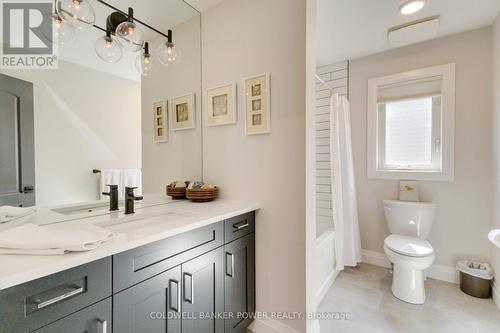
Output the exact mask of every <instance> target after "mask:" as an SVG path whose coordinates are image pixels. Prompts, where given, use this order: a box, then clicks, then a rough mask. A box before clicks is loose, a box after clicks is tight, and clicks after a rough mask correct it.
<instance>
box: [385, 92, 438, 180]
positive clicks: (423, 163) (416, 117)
mask: <svg viewBox="0 0 500 333" xmlns="http://www.w3.org/2000/svg"><path fill="white" fill-rule="evenodd" d="M378 124H379V133H380V134H379V145H378V148H379V149H378V154H379V156H378V163H379V165H378V169H380V170H412V169H414V170H417V169H418V170H435V171H439V169H440V167H441V154H440V151H441V96H425V97H417V98H410V99H405V100H397V101H388V102H384V103H378Z"/></svg>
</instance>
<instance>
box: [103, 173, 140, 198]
mask: <svg viewBox="0 0 500 333" xmlns="http://www.w3.org/2000/svg"><path fill="white" fill-rule="evenodd" d="M108 184H109V185H118V197H119V198H122V199H123V197H124V196H125V187H137V190H135V192H134V194H135V195H142V171H141V169H102V170H101V182H100V190H101V193H102V192H108V191H109V187H108V186H106V185H108ZM101 199H104V196H102V194H101Z"/></svg>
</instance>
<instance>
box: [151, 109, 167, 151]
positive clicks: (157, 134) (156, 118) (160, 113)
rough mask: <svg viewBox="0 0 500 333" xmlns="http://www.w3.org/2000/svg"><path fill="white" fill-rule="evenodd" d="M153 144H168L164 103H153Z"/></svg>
mask: <svg viewBox="0 0 500 333" xmlns="http://www.w3.org/2000/svg"><path fill="white" fill-rule="evenodd" d="M153 130H154V135H153V137H154V142H156V143H160V142H168V116H167V103H166V101H157V102H154V103H153Z"/></svg>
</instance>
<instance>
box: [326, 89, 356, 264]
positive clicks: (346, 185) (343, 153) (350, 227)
mask: <svg viewBox="0 0 500 333" xmlns="http://www.w3.org/2000/svg"><path fill="white" fill-rule="evenodd" d="M330 106H331V111H330V161H331V170H332V207H333V222H334V228H335V263H336V264H335V265H336V268H337V270H343V269H344V266H356V265H357V264H358V263H359V262H361V240H360V236H359V223H358V207H357V203H356V188H355V182H354V165H353V159H352V142H351V119H350V110H349V101H348V100H347V99H346V98H345V97H343V96H342V97H339V96H338V94H334V95H333V96H332V97H331V101H330Z"/></svg>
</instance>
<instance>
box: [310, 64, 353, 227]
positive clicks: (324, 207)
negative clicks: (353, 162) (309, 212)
mask: <svg viewBox="0 0 500 333" xmlns="http://www.w3.org/2000/svg"><path fill="white" fill-rule="evenodd" d="M316 74H317V75H318V76H319V77H320V78H321V80H322V81H323V82H324V83H322V82H320V81H319V80H317V81H316V218H317V228H316V229H317V230H316V232H317V236H318V237H319V236H320V235H321V234H323V233H324V232H325V231H327V230H330V229H333V207H332V191H331V184H332V178H331V164H330V97H331V95H332V94H336V93H338V94H339V95H340V96H346V97H347V98H349V62H348V61H343V62H339V63H335V64H331V65H328V66H322V67H318V68H317V70H316ZM325 84H326V85H325Z"/></svg>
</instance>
